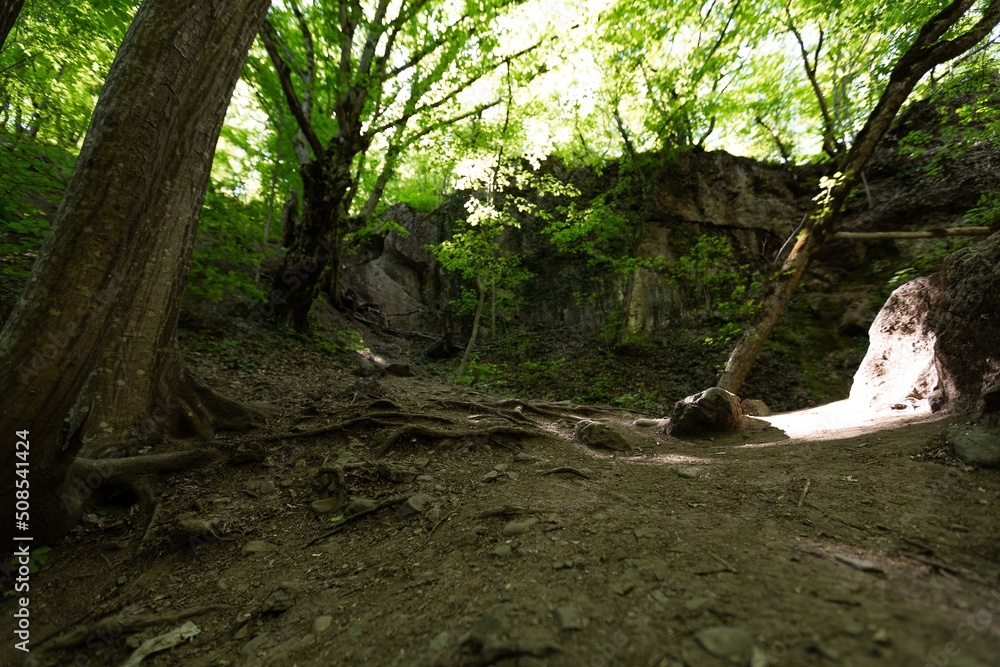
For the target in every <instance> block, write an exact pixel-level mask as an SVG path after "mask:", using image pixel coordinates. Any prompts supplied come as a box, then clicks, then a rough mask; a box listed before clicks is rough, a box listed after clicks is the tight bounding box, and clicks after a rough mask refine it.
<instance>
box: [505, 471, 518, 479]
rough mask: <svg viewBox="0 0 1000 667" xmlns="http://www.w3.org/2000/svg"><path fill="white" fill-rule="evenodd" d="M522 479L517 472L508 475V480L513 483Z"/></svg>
mask: <svg viewBox="0 0 1000 667" xmlns="http://www.w3.org/2000/svg"><path fill="white" fill-rule="evenodd" d="M520 477H521V476H520V475H519V474H517V473H516V472H509V473H507V479H509V480H512V481H517V480H518V479H520Z"/></svg>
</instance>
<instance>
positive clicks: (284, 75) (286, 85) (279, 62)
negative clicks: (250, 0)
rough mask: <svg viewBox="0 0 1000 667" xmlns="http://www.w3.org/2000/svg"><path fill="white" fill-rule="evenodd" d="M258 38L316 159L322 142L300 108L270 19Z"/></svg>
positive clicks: (321, 147) (289, 72)
mask: <svg viewBox="0 0 1000 667" xmlns="http://www.w3.org/2000/svg"><path fill="white" fill-rule="evenodd" d="M260 38H261V41H263V42H264V48H265V49H266V50H267V55H268V56H270V58H271V62H272V63H273V64H274V71H275V72H276V73H277V75H278V81H279V82H280V83H281V91H282V92H283V93H284V94H285V101H287V102H288V108H289V110H291V112H292V115H293V116H294V117H295V122H296V123H297V124H298V126H299V130H300V131H301V132H302V134H303V135H304V136H305V138H306V141H307V142H308V144H309V147H310V148H312V151H313V156H314V157H316V159H320V158H322V157H323V155H324V154H325V151H324V150H323V144H322V143H321V142H320V140H319V137H317V136H316V133H315V132H314V131H313V128H312V123H311V122H310V119H309V117H308V116H306V113H305V110H304V109H303V108H302V103H301V102H299V99H298V95H297V94H296V92H295V85H294V84H293V83H292V73H291V69H290V68H289V66H288V63H286V62H285V61H284V59H282V57H281V54H280V53H278V48H277V45H276V44H275V42H276V41H277V40H278V39H279V38H278V33H277V31H276V30H275V29H274V26H273V25H271V22H270V21H266V20H265V21H264V25H263V26H262V27H261V29H260Z"/></svg>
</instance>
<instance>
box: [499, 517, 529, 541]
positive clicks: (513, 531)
mask: <svg viewBox="0 0 1000 667" xmlns="http://www.w3.org/2000/svg"><path fill="white" fill-rule="evenodd" d="M535 523H537V519H528V520H527V521H511V522H510V523H508V524H507V525H506V526H504V527H503V534H504V536H505V537H514V536H516V535H523V534H524V533H525V532H527V530H528V529H529V528H531V526H533V525H534V524H535Z"/></svg>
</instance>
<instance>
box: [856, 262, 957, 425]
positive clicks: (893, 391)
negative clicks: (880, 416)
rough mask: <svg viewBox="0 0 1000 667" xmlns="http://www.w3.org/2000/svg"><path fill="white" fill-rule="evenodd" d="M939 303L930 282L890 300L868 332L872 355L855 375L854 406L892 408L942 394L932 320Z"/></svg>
mask: <svg viewBox="0 0 1000 667" xmlns="http://www.w3.org/2000/svg"><path fill="white" fill-rule="evenodd" d="M939 298H940V290H939V288H938V287H937V284H936V282H935V281H932V280H931V279H929V278H917V279H916V280H912V281H910V282H908V283H906V284H905V285H903V286H901V287H899V288H897V289H896V291H895V292H893V293H892V295H890V296H889V299H888V300H887V301H886V302H885V305H884V306H883V307H882V310H881V311H880V312H879V314H878V317H876V318H875V321H874V322H873V323H872V326H871V329H869V331H868V337H869V345H868V353H867V354H866V355H865V358H864V360H863V361H862V362H861V366H860V367H859V368H858V371H857V373H855V375H854V385H853V386H852V387H851V396H850V398H851V400H852V401H857V402H858V403H861V404H863V405H865V406H867V407H873V408H875V407H888V406H891V405H895V404H898V403H903V402H905V401H906V400H907V399H917V400H921V399H926V398H928V397H930V395H931V393H932V392H933V391H934V390H935V389H937V387H938V372H937V367H936V365H935V362H934V343H935V341H936V336H935V333H934V330H933V328H932V326H931V324H930V322H929V321H928V319H929V317H930V315H931V311H932V308H933V307H934V304H935V303H937V301H938V299H939Z"/></svg>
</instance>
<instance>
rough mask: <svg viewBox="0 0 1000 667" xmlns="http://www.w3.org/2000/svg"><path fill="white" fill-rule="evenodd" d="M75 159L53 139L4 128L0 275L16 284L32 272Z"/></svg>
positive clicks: (0, 136)
mask: <svg viewBox="0 0 1000 667" xmlns="http://www.w3.org/2000/svg"><path fill="white" fill-rule="evenodd" d="M74 161H75V158H74V156H73V155H71V154H68V153H66V152H65V151H63V150H61V149H59V148H57V147H56V146H53V145H51V144H48V143H45V142H41V141H38V140H36V139H32V138H31V137H27V136H23V135H9V134H0V174H3V178H2V179H0V267H2V268H0V276H2V277H3V278H4V279H5V280H9V281H10V282H11V283H12V284H18V285H20V283H23V282H24V280H25V279H26V278H27V277H28V271H29V270H30V268H31V263H32V262H33V261H34V258H35V256H36V255H37V253H38V250H39V248H40V247H41V245H42V241H43V240H44V239H45V235H46V233H47V232H48V229H49V220H48V218H49V214H50V213H52V212H53V211H55V209H56V207H57V206H58V204H59V200H60V199H61V198H62V193H63V190H64V189H65V187H66V180H67V179H68V178H69V173H70V171H71V170H72V168H73V163H74Z"/></svg>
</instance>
